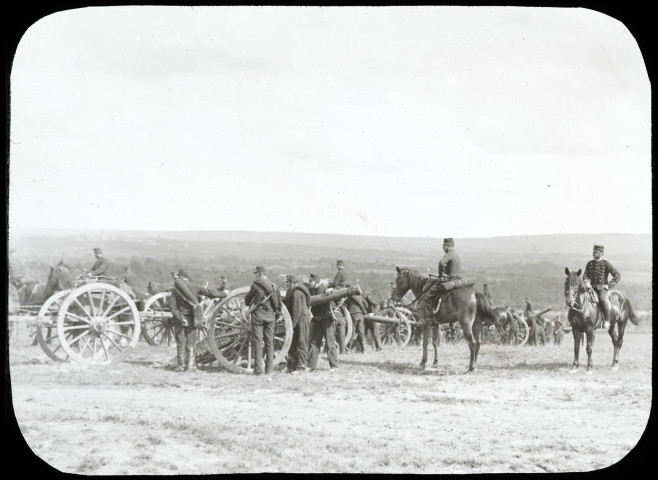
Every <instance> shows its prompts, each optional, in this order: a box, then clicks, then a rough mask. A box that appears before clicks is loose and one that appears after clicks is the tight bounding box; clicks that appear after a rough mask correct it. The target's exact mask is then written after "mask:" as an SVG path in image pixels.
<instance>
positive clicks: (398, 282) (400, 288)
mask: <svg viewBox="0 0 658 480" xmlns="http://www.w3.org/2000/svg"><path fill="white" fill-rule="evenodd" d="M395 269H396V270H397V272H398V275H397V277H395V288H394V289H393V292H391V298H393V300H394V301H396V302H399V301H400V299H401V298H402V297H403V296H404V294H405V293H407V292H408V291H409V289H410V288H411V284H410V283H409V269H408V268H404V267H403V268H400V267H395Z"/></svg>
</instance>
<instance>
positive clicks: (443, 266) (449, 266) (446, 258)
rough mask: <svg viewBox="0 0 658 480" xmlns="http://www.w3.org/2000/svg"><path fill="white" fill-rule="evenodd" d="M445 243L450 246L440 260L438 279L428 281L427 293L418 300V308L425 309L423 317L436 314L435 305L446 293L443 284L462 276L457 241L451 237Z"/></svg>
mask: <svg viewBox="0 0 658 480" xmlns="http://www.w3.org/2000/svg"><path fill="white" fill-rule="evenodd" d="M443 245H444V247H445V246H448V250H447V251H446V252H445V254H444V255H443V257H442V258H441V260H439V265H438V271H439V272H438V273H439V276H438V278H436V279H431V280H430V281H428V282H427V284H428V286H427V287H426V288H427V290H426V292H427V293H426V294H425V297H424V298H423V299H421V301H420V302H418V309H419V310H422V311H423V314H421V318H424V319H425V320H429V319H431V318H432V316H433V314H434V306H435V305H437V304H438V302H439V300H440V299H441V297H442V296H443V294H444V293H445V291H446V290H445V287H444V286H443V284H444V283H445V282H449V281H451V280H459V279H461V278H462V273H461V260H460V258H459V255H457V254H456V253H455V251H454V245H455V242H454V241H453V240H452V239H451V238H446V239H445V240H444V241H443Z"/></svg>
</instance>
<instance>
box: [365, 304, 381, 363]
mask: <svg viewBox="0 0 658 480" xmlns="http://www.w3.org/2000/svg"><path fill="white" fill-rule="evenodd" d="M363 300H364V302H365V305H366V309H367V310H368V314H367V316H366V317H365V318H364V321H363V326H364V335H365V336H366V337H367V335H368V332H371V333H372V339H373V342H374V344H375V351H377V352H380V351H381V350H382V347H381V345H380V343H379V324H378V323H377V322H373V321H372V320H369V319H368V317H370V316H373V315H375V314H376V313H377V312H378V311H379V302H378V300H377V299H376V298H375V297H373V296H372V293H370V292H368V293H366V294H365V295H364V296H363Z"/></svg>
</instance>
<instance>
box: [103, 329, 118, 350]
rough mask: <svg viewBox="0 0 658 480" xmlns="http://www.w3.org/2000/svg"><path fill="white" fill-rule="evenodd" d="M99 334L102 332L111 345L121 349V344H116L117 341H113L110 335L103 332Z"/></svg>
mask: <svg viewBox="0 0 658 480" xmlns="http://www.w3.org/2000/svg"><path fill="white" fill-rule="evenodd" d="M101 334H102V335H103V336H104V337H105V338H107V339H108V340H109V341H110V343H112V345H114V346H115V347H116V348H117V350H121V346H119V344H118V343H117V342H115V341H114V339H113V338H112V337H110V336H109V335H108V334H107V333H105V332H102V333H101Z"/></svg>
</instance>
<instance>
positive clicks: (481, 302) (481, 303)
mask: <svg viewBox="0 0 658 480" xmlns="http://www.w3.org/2000/svg"><path fill="white" fill-rule="evenodd" d="M475 299H476V300H477V313H478V314H479V315H481V316H482V317H483V318H485V319H487V320H489V321H490V322H491V323H496V320H497V318H496V314H495V313H494V311H493V308H492V307H491V304H490V303H489V300H487V297H485V296H484V294H482V293H480V292H475Z"/></svg>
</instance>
